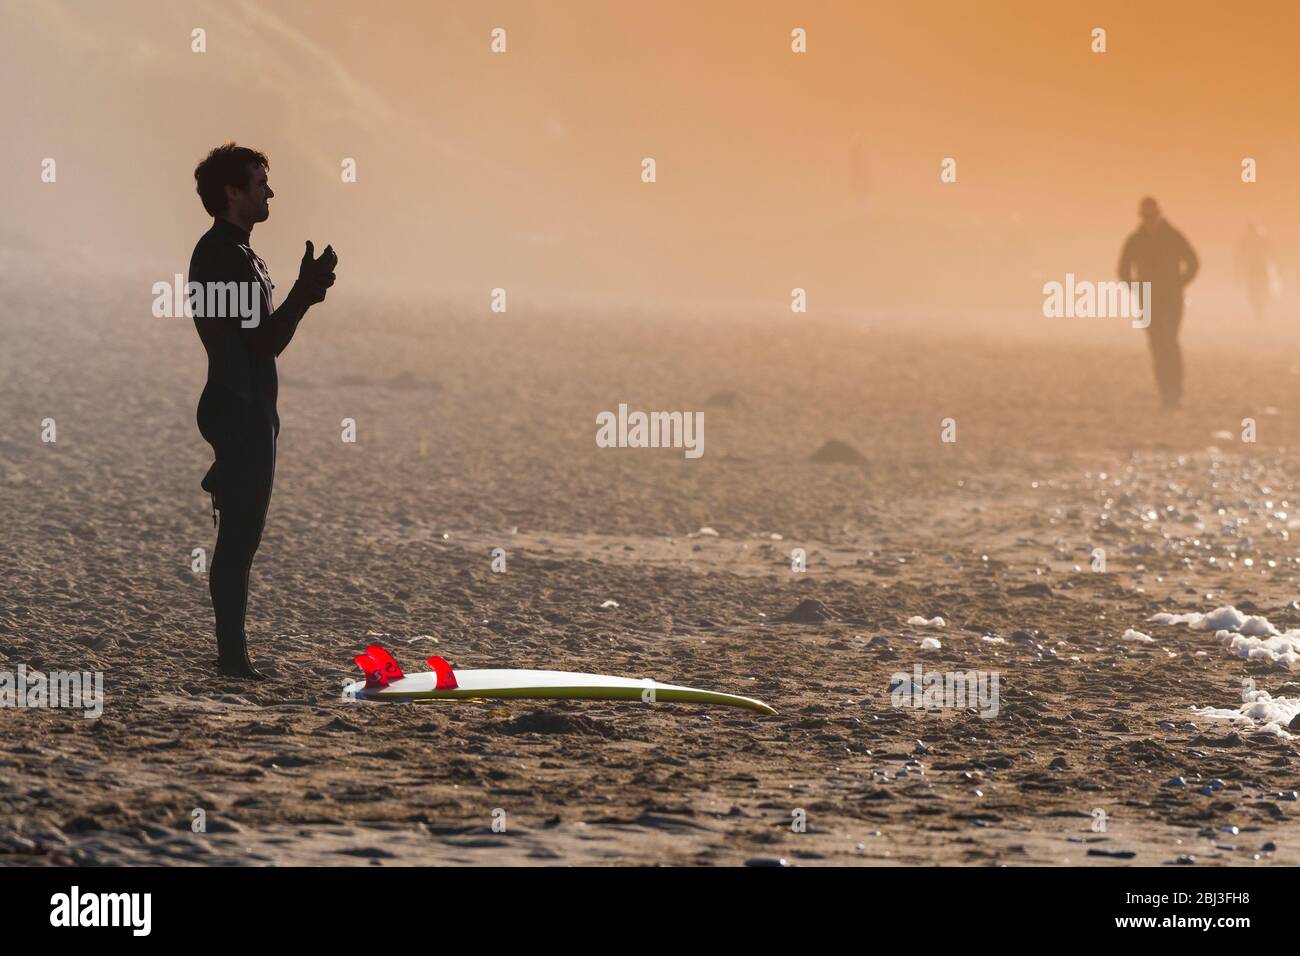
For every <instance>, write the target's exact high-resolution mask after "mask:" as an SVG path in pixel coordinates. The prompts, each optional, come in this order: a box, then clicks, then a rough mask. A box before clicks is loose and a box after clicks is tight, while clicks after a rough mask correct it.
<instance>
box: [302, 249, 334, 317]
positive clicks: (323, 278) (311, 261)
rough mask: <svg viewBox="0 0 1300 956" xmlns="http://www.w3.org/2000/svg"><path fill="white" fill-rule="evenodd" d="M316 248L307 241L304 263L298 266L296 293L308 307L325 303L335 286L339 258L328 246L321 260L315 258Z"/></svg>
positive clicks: (303, 256)
mask: <svg viewBox="0 0 1300 956" xmlns="http://www.w3.org/2000/svg"><path fill="white" fill-rule="evenodd" d="M315 251H316V250H315V247H313V246H312V244H311V240H310V239H308V240H307V248H306V249H305V250H304V252H303V254H302V263H301V264H300V265H299V266H298V281H297V282H296V283H295V284H294V291H296V292H297V293H298V294H299V295H300V296H302V298H303V301H305V302H306V303H307V304H308V305H315V304H316V303H318V302H324V301H325V293H326V291H327V290H328V289H329V287H330V286H332V285H333V284H334V267H335V266H337V265H338V261H339V257H338V256H337V255H335V254H334V247H333V246H326V247H325V251H324V252H322V253H321V254H320V258H319V259H317V258H315V257H314V253H315Z"/></svg>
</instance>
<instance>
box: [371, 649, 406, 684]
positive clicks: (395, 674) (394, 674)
mask: <svg viewBox="0 0 1300 956" xmlns="http://www.w3.org/2000/svg"><path fill="white" fill-rule="evenodd" d="M366 653H367V654H369V655H370V656H371V657H372V658H374V660H375V663H377V664H378V665H379V666H380V667H381V668H383V671H384V677H386V678H387V679H388V680H389V681H395V680H401V679H402V678H403V677H405V676H406V675H405V674H403V673H402V668H401V667H399V666H398V664H397V661H395V660H393V655H392V654H390V653H388V651H386V650H384V649H383V648H382V647H380V646H379V645H378V644H372V645H371V646H370V647H367V648H366Z"/></svg>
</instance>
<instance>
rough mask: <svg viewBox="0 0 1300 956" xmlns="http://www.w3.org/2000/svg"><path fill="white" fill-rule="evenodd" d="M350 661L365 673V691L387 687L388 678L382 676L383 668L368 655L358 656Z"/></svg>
mask: <svg viewBox="0 0 1300 956" xmlns="http://www.w3.org/2000/svg"><path fill="white" fill-rule="evenodd" d="M352 660H353V661H354V662H355V663H356V665H357V666H358V667H360V668H361V670H362V671H363V672H364V673H365V675H366V689H367V690H374V689H375V688H378V687H387V686H388V678H387V677H385V676H384V668H383V666H382V665H381V664H380V663H379V661H377V660H375V659H374V658H373V657H371V656H370V655H369V654H358V655H357V656H356V657H354V658H352Z"/></svg>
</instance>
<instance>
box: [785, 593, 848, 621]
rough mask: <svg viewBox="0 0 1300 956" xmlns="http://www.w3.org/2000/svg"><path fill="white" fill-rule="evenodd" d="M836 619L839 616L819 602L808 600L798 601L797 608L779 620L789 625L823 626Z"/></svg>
mask: <svg viewBox="0 0 1300 956" xmlns="http://www.w3.org/2000/svg"><path fill="white" fill-rule="evenodd" d="M837 617H839V615H838V614H836V613H835V612H834V611H832V610H831V609H830V608H828V607H827V606H826V605H825V604H823V603H822V602H821V601H814V600H811V599H809V600H807V601H800V602H799V606H798V607H797V608H795V609H794V610H793V611H791V612H790V613H789V614H787V615H786V616H785V617H783V618H781V620H783V621H785V622H787V623H790V624H824V623H825V622H827V621H833V620H835V619H836V618H837Z"/></svg>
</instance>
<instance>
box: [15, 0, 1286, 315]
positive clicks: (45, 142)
mask: <svg viewBox="0 0 1300 956" xmlns="http://www.w3.org/2000/svg"><path fill="white" fill-rule="evenodd" d="M495 26H502V27H504V28H506V30H507V31H508V35H509V52H508V53H507V54H505V55H503V56H494V55H492V54H491V53H490V52H489V49H488V44H489V31H490V30H491V29H492V28H493V27H495ZM795 26H802V27H804V28H806V29H807V31H808V37H809V39H808V45H809V52H808V53H807V54H804V55H801V56H797V55H794V54H792V53H791V52H790V50H789V43H790V39H789V36H790V30H791V29H792V28H793V27H795ZM1096 26H1100V27H1104V28H1105V29H1106V30H1107V32H1108V46H1109V50H1108V52H1107V53H1105V54H1104V55H1095V54H1093V53H1091V52H1090V51H1089V32H1090V30H1091V29H1092V28H1093V27H1096ZM194 27H204V28H205V29H206V30H207V40H208V52H207V53H205V54H194V53H191V52H190V31H191V29H193V28H194ZM1297 28H1300V5H1297V4H1295V3H1291V2H1281V0H1278V2H1271V3H1263V4H1258V5H1252V7H1250V8H1246V7H1243V6H1241V5H1238V4H1229V3H1204V2H1187V0H1180V2H1167V3H1166V2H1152V0H1143V2H1141V3H1133V2H1116V3H1106V2H1086V3H1085V2H1070V0H1050V2H1045V0H1034V2H1013V0H991V2H978V3H977V2H955V0H942V2H925V3H909V4H885V3H875V2H870V3H868V2H819V0H802V2H793V0H792V2H761V0H760V2H739V0H734V2H732V0H729V2H725V3H722V2H719V3H705V2H656V3H654V4H648V5H641V4H635V5H634V4H623V3H610V2H603V0H581V2H574V0H546V2H537V3H529V2H515V3H492V2H479V0H463V2H446V3H443V2H435V0H421V2H397V0H373V2H369V3H366V4H356V3H352V2H336V0H277V2H275V3H251V2H244V0H236V2H226V0H222V2H212V3H206V2H192V0H172V2H167V3H162V2H152V3H143V2H117V0H105V2H93V3H92V2H90V0H0V82H3V83H4V85H5V88H6V89H7V90H10V91H11V93H10V94H7V95H6V97H5V98H4V101H3V103H2V104H0V128H2V129H3V130H4V131H5V132H4V136H3V137H0V162H3V165H4V168H5V171H6V176H5V179H6V186H5V194H6V197H5V204H4V208H5V212H6V215H5V217H4V219H5V221H4V223H3V225H0V250H4V251H5V254H6V256H7V258H8V259H10V260H12V259H13V258H14V257H15V256H20V257H22V261H24V262H35V263H36V264H37V265H38V266H39V265H43V264H46V263H50V262H55V261H58V260H62V261H63V262H64V263H65V264H71V265H72V267H74V268H77V267H79V265H80V264H81V263H84V262H86V261H88V260H89V257H90V255H91V252H92V250H105V249H106V250H107V251H106V252H102V253H96V254H95V255H96V257H97V261H95V260H90V261H95V265H96V266H102V267H104V268H106V269H109V270H121V271H127V272H130V273H131V274H132V275H136V274H138V275H140V276H142V277H153V278H159V277H165V276H169V275H170V274H171V273H173V272H175V271H183V270H184V268H185V266H186V263H187V262H188V259H189V254H190V250H191V249H192V247H193V244H194V241H195V240H196V239H197V237H198V235H199V234H200V233H201V232H202V231H203V230H204V229H205V228H206V225H207V222H206V220H205V216H204V213H203V210H202V207H201V206H200V204H199V202H198V198H197V197H196V196H195V194H194V190H193V178H192V174H193V168H194V165H195V163H196V162H197V160H198V159H199V158H201V157H202V155H203V154H204V153H205V152H206V150H207V149H208V148H210V147H211V146H212V145H215V144H216V143H217V142H219V141H221V140H223V139H226V138H233V139H236V140H238V141H240V142H244V143H247V144H250V145H254V146H257V147H258V148H261V149H263V150H265V151H266V152H268V153H269V154H270V156H271V160H272V168H271V183H272V186H273V188H274V189H275V190H276V192H277V198H276V200H274V201H273V203H272V216H271V219H270V221H269V222H267V223H265V224H262V225H260V226H258V228H257V230H256V232H255V234H254V244H255V246H256V247H257V248H258V251H259V252H260V253H261V254H262V255H263V257H264V258H266V259H267V260H268V262H269V263H270V265H271V268H272V272H273V275H275V276H276V277H277V280H278V281H279V282H280V283H281V284H282V288H283V287H284V284H287V283H289V282H291V281H292V278H293V270H294V269H295V268H296V263H297V259H298V257H299V256H300V255H301V249H302V240H303V239H306V238H312V239H314V240H315V241H316V243H317V245H318V247H319V246H321V245H323V244H324V243H326V242H330V243H333V244H334V246H335V248H336V249H337V250H338V251H339V254H340V257H341V267H340V274H339V282H340V284H342V283H345V282H346V283H349V284H350V287H351V288H352V289H354V290H370V289H377V290H391V291H395V292H402V293H410V292H418V293H422V294H425V295H428V296H432V297H434V298H458V299H459V298H463V299H465V300H466V301H467V302H468V301H472V302H474V303H476V304H479V305H482V304H484V303H486V300H487V291H488V290H489V289H491V288H492V287H493V286H504V287H506V288H507V289H508V290H509V291H510V294H511V301H512V304H513V305H515V306H519V305H521V304H526V303H528V302H530V301H536V302H539V303H540V302H555V303H565V302H573V303H585V302H597V301H599V302H611V303H623V304H626V305H631V306H638V305H639V306H642V307H645V308H655V309H657V308H663V307H670V306H671V307H677V306H690V305H692V304H700V303H706V302H707V303H713V304H717V305H728V304H734V305H736V306H737V307H738V308H741V307H743V308H749V307H752V306H753V304H755V303H771V304H772V306H773V308H777V309H782V308H788V299H789V290H790V289H791V288H792V287H794V286H802V287H805V288H807V289H808V291H809V296H810V304H811V306H812V307H813V308H814V309H816V308H818V307H823V308H831V307H835V308H839V309H853V310H858V311H862V312H872V311H873V310H879V311H903V312H915V313H918V314H922V313H930V312H935V313H940V312H945V311H947V312H952V311H954V310H956V311H960V310H962V309H965V308H975V307H984V306H988V307H996V308H1001V309H1008V308H1009V309H1013V310H1016V309H1021V308H1024V309H1027V310H1029V312H1030V313H1033V312H1034V311H1035V310H1036V309H1037V308H1038V306H1039V304H1040V303H1041V294H1040V289H1041V284H1042V282H1043V281H1045V280H1047V279H1052V278H1058V279H1059V278H1061V277H1062V276H1063V275H1064V273H1066V272H1075V273H1077V274H1080V275H1087V276H1090V277H1093V278H1110V277H1111V272H1112V271H1113V268H1114V263H1115V260H1116V258H1117V255H1118V250H1119V246H1120V243H1121V242H1122V240H1123V237H1124V235H1125V233H1126V232H1127V231H1128V230H1130V229H1131V228H1132V226H1133V223H1134V207H1135V205H1136V202H1137V200H1138V198H1139V197H1140V196H1141V195H1143V194H1144V193H1148V192H1150V193H1153V194H1155V195H1156V196H1157V197H1158V198H1159V199H1160V200H1161V202H1162V204H1163V205H1164V207H1165V209H1166V211H1167V213H1168V215H1169V216H1170V218H1171V219H1172V220H1173V221H1174V223H1175V224H1176V225H1178V226H1179V227H1180V228H1182V229H1183V230H1184V232H1186V234H1187V235H1188V237H1189V238H1190V239H1191V240H1192V242H1193V243H1194V244H1195V245H1196V246H1197V248H1198V250H1199V251H1200V252H1201V253H1202V258H1203V259H1204V261H1205V272H1204V276H1203V279H1202V280H1201V286H1200V290H1199V291H1200V292H1201V294H1202V295H1203V296H1205V298H1206V300H1207V301H1212V300H1214V298H1215V297H1216V296H1224V297H1226V296H1227V295H1228V294H1229V293H1230V292H1231V286H1230V284H1229V283H1230V282H1231V279H1232V262H1231V259H1232V249H1233V243H1234V241H1235V239H1236V238H1237V236H1238V235H1239V234H1240V232H1241V230H1242V227H1243V225H1244V223H1245V221H1246V219H1247V218H1248V217H1250V216H1254V217H1257V218H1258V219H1260V220H1261V221H1262V222H1263V223H1264V224H1265V225H1266V226H1267V227H1268V228H1269V229H1270V231H1271V233H1272V235H1273V237H1274V241H1275V243H1276V245H1277V247H1278V251H1279V258H1280V260H1281V263H1280V264H1281V265H1282V268H1283V275H1284V277H1289V278H1290V279H1291V280H1292V284H1293V285H1294V284H1295V282H1296V270H1297V268H1298V267H1300V229H1298V228H1297V224H1296V222H1295V220H1296V212H1295V211H1296V209H1297V208H1300V187H1298V186H1297V177H1298V176H1300V124H1297V122H1296V120H1297V103H1300V70H1297V69H1296V67H1295V56H1294V39H1295V36H1296V35H1297ZM14 90H17V91H19V93H18V95H16V96H15V95H13V94H12V91H14ZM47 156H49V157H54V158H55V159H56V160H57V162H58V174H59V181H58V183H57V184H55V185H53V186H51V185H47V184H43V183H41V182H40V179H39V173H40V162H41V160H42V159H43V158H44V157H47ZM345 156H351V157H355V158H356V160H357V162H358V168H359V182H358V183H356V184H352V185H346V184H343V183H341V182H340V181H339V173H338V170H339V161H340V160H341V159H342V158H343V157H345ZM643 156H653V157H655V158H656V159H657V161H658V164H659V168H658V172H659V182H658V183H656V184H654V185H645V184H643V183H641V182H640V181H639V171H640V166H639V163H640V160H641V158H642V157H643ZM944 156H952V157H955V158H956V159H957V162H958V182H957V183H956V184H950V185H945V184H942V183H940V181H939V165H940V161H941V160H942V158H943V157H944ZM1244 156H1253V157H1255V158H1256V159H1257V160H1258V162H1259V172H1260V182H1258V183H1256V184H1253V185H1244V184H1243V183H1241V181H1240V176H1239V169H1240V161H1241V159H1242V157H1244ZM0 261H4V260H0Z"/></svg>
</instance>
